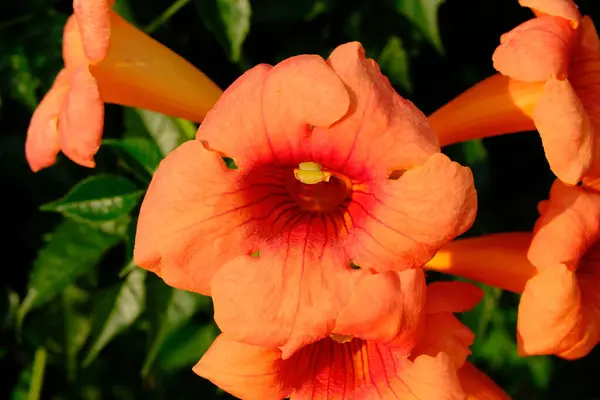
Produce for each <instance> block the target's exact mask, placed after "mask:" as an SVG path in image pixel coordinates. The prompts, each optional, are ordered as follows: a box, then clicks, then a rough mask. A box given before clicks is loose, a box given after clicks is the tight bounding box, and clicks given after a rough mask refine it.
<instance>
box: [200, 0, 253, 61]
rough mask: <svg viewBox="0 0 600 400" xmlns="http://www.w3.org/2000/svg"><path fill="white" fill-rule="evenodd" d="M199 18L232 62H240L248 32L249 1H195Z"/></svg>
mask: <svg viewBox="0 0 600 400" xmlns="http://www.w3.org/2000/svg"><path fill="white" fill-rule="evenodd" d="M196 6H197V7H198V10H199V12H200V18H201V19H202V21H203V22H204V24H205V25H206V27H207V28H208V29H209V30H210V31H211V32H212V33H213V34H214V35H215V36H216V38H217V40H218V41H219V43H220V44H221V46H222V47H223V49H224V50H225V53H226V54H227V57H229V59H230V60H231V61H232V62H236V63H237V62H238V61H240V57H241V54H242V44H243V43H244V40H245V39H246V35H248V32H249V31H250V15H251V13H252V12H251V8H250V1H249V0H196Z"/></svg>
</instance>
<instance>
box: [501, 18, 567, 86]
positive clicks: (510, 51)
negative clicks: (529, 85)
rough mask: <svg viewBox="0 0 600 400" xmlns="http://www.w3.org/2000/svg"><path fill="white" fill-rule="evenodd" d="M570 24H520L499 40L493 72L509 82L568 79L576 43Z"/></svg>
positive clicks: (544, 21)
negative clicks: (506, 78)
mask: <svg viewBox="0 0 600 400" xmlns="http://www.w3.org/2000/svg"><path fill="white" fill-rule="evenodd" d="M576 37H577V36H576V34H575V30H574V29H573V27H572V25H571V24H570V23H569V21H567V20H565V19H563V18H560V17H551V16H545V17H540V18H533V19H530V20H529V21H526V22H524V23H522V24H521V25H519V26H517V27H516V28H515V29H513V30H512V31H510V32H508V33H505V34H504V35H502V37H501V38H500V46H498V48H496V51H494V55H493V56H492V60H493V61H494V68H495V69H496V70H498V71H499V72H501V73H502V74H504V75H507V76H510V77H511V78H514V79H518V80H521V81H527V82H536V81H537V82H542V81H545V80H546V79H548V78H550V77H559V78H561V79H563V78H564V77H566V76H567V73H568V68H569V60H570V57H571V51H572V47H573V44H574V40H575V39H576Z"/></svg>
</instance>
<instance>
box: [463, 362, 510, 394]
mask: <svg viewBox="0 0 600 400" xmlns="http://www.w3.org/2000/svg"><path fill="white" fill-rule="evenodd" d="M458 380H459V381H460V385H461V386H462V388H463V390H464V391H465V394H466V395H467V398H466V400H510V397H509V396H508V395H507V394H506V393H504V391H503V390H502V389H500V387H498V385H496V384H495V383H494V382H493V381H492V380H491V379H490V378H489V377H488V376H487V375H486V374H484V373H483V372H481V371H480V370H478V369H477V368H476V367H475V366H474V365H473V364H471V363H470V362H466V363H465V364H464V365H463V366H462V367H461V368H460V369H459V370H458Z"/></svg>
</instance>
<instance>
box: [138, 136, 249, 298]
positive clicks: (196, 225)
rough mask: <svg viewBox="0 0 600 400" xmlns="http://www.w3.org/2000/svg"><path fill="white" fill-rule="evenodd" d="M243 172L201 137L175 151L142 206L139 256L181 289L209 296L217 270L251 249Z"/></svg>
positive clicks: (169, 156) (142, 264) (160, 169)
mask: <svg viewBox="0 0 600 400" xmlns="http://www.w3.org/2000/svg"><path fill="white" fill-rule="evenodd" d="M239 175H240V174H239V171H235V170H228V169H227V167H226V166H225V163H224V162H223V160H222V159H221V158H220V157H219V156H218V155H217V154H216V153H214V152H211V151H209V150H206V149H205V148H204V147H203V146H202V143H200V142H199V141H197V140H193V141H189V142H186V143H184V144H182V145H181V146H180V147H178V148H177V149H175V150H174V151H173V152H171V153H170V154H169V155H168V156H167V157H166V158H165V159H164V160H163V161H162V162H161V164H160V166H159V168H158V170H157V171H156V173H155V174H154V177H153V179H152V182H151V183H150V187H149V188H148V191H147V193H146V197H145V199H144V202H143V203H142V207H141V210H140V216H139V220H138V226H137V235H136V242H135V249H134V259H135V261H136V263H137V265H139V266H140V267H142V268H146V269H148V270H150V271H153V272H155V273H156V274H158V275H159V276H161V277H162V278H163V279H164V280H165V282H166V283H168V284H169V285H172V286H174V287H177V288H179V289H185V290H191V291H194V292H199V293H202V294H210V281H211V279H212V276H213V275H214V274H215V272H216V271H217V270H218V269H219V268H220V267H221V266H222V265H223V264H224V263H225V262H227V261H229V260H230V259H232V258H234V257H236V256H241V255H243V254H246V253H248V252H249V251H250V250H252V249H251V247H252V246H251V245H250V244H249V243H248V240H247V239H248V237H249V236H250V233H248V232H247V231H246V230H245V229H242V228H240V227H239V226H240V225H242V224H243V222H244V221H245V219H247V217H246V216H244V214H242V211H243V209H244V207H247V201H246V200H245V199H244V197H243V196H240V190H239V184H238V182H239Z"/></svg>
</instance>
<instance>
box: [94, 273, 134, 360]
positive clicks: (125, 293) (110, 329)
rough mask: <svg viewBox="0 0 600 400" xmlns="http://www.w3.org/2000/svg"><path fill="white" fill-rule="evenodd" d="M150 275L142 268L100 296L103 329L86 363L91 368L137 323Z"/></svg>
mask: <svg viewBox="0 0 600 400" xmlns="http://www.w3.org/2000/svg"><path fill="white" fill-rule="evenodd" d="M145 278H146V271H145V270H143V269H141V268H138V269H135V270H133V271H131V273H130V274H129V275H128V276H127V278H126V279H125V281H124V282H123V283H120V284H119V285H117V286H115V287H114V288H111V289H110V290H108V291H106V292H104V293H102V294H100V295H99V296H102V297H101V298H100V299H99V302H100V304H101V306H100V308H101V309H102V310H100V311H99V312H97V313H96V314H95V315H96V316H97V317H98V321H99V324H97V325H96V326H101V327H100V328H98V329H96V332H95V334H94V335H93V339H92V345H91V347H90V349H89V351H88V353H87V355H86V357H85V359H84V361H83V365H84V366H87V365H89V364H90V363H91V362H92V361H93V360H94V359H95V358H96V356H98V354H99V353H100V350H102V349H103V348H104V346H106V345H107V344H108V343H109V342H110V341H111V340H112V339H113V338H114V337H115V336H116V335H118V334H119V333H120V332H122V331H123V330H124V329H126V328H127V327H129V326H130V325H131V324H133V323H134V322H135V320H136V319H137V318H138V317H139V316H140V314H141V313H142V310H143V309H144V305H145V303H146V290H145V289H146V287H145V285H144V279H145Z"/></svg>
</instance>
